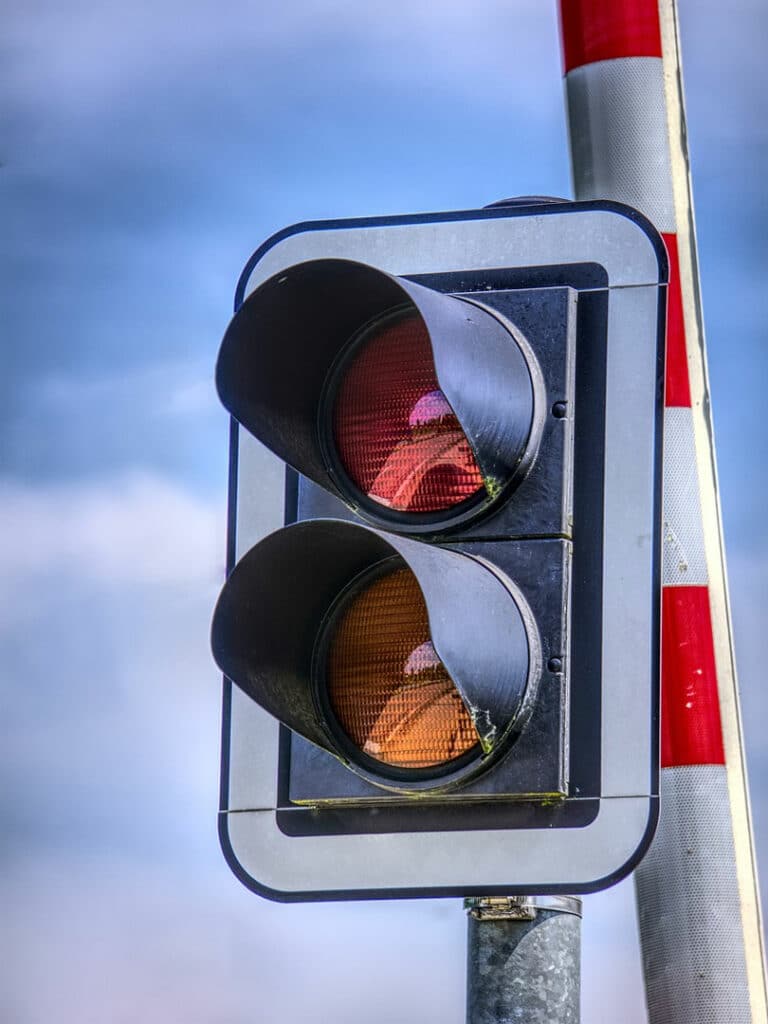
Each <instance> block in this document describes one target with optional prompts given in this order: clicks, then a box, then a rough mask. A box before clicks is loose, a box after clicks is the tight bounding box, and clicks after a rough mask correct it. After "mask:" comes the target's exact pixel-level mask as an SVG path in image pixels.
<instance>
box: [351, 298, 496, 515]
mask: <svg viewBox="0 0 768 1024" xmlns="http://www.w3.org/2000/svg"><path fill="white" fill-rule="evenodd" d="M333 434H334V441H335V444H336V450H337V452H338V454H339V457H340V459H341V461H342V464H343V465H344V468H345V469H346V471H347V473H348V474H349V477H350V479H351V480H352V481H353V482H354V483H355V484H356V486H357V487H359V489H360V490H361V491H362V492H363V493H364V494H366V495H367V496H368V497H369V498H370V499H371V500H372V501H375V502H376V503H377V504H379V505H384V506H385V507H387V508H391V509H395V510H396V511H398V512H439V511H442V510H445V509H451V508H453V507H454V506H456V505H459V504H461V503H462V502H464V501H467V500H468V499H470V498H473V497H475V496H478V495H480V494H484V493H485V490H484V486H483V478H482V474H481V473H480V469H479V468H478V465H477V462H476V460H475V456H474V454H473V452H472V448H471V447H470V444H469V441H468V440H467V438H466V436H465V434H464V431H463V430H462V429H461V425H460V424H459V421H458V419H457V418H456V414H455V413H454V411H453V409H452V408H451V406H450V405H449V404H448V401H447V399H446V397H445V395H444V394H443V393H442V391H441V390H440V388H439V385H438V382H437V376H436V374H435V366H434V362H433V359H432V347H431V345H430V342H429V335H428V334H427V329H426V327H425V325H424V322H423V320H422V319H421V317H420V316H418V315H416V314H415V313H414V314H406V315H404V316H400V317H399V318H395V319H393V318H392V317H388V318H385V319H384V320H382V321H380V322H379V323H377V324H375V325H374V326H373V327H372V328H371V329H370V331H369V333H368V335H367V337H366V338H365V339H364V341H363V342H362V343H361V344H360V345H359V347H358V348H357V349H356V350H355V352H354V354H353V356H352V358H351V359H350V361H349V364H348V366H347V368H346V372H345V373H344V376H343V378H342V380H341V383H340V385H339V389H338V392H337V394H336V400H335V406H334V412H333Z"/></svg>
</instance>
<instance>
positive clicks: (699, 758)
mask: <svg viewBox="0 0 768 1024" xmlns="http://www.w3.org/2000/svg"><path fill="white" fill-rule="evenodd" d="M691 764H725V753H724V750H723V731H722V727H721V725H720V700H719V697H718V693H717V673H716V670H715V649H714V644H713V642H712V619H711V615H710V609H709V591H708V589H707V587H663V588H662V626H661V766H662V768H671V767H678V766H680V765H691Z"/></svg>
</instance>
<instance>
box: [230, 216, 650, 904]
mask: <svg viewBox="0 0 768 1024" xmlns="http://www.w3.org/2000/svg"><path fill="white" fill-rule="evenodd" d="M666 273H667V266H666V256H665V252H664V248H663V243H662V242H661V240H660V238H659V236H658V235H657V234H656V232H655V231H654V229H653V228H652V227H651V226H650V224H649V223H648V222H647V221H645V220H644V218H643V217H642V216H641V215H640V214H637V213H636V212H635V211H633V210H630V209H629V208H628V207H623V206H619V205H617V204H613V203H608V202H593V203H564V202H563V203H560V202H558V203H549V204H533V205H525V204H523V205H517V206H510V207H497V208H490V209H486V210H480V211H468V212H463V213H451V214H435V215H428V216H422V217H389V218H379V219H375V220H355V221H346V222H328V223H319V224H305V225H299V226H298V227H296V228H292V229H288V230H287V231H285V232H282V233H281V234H279V235H277V236H275V237H274V238H273V239H271V240H270V241H269V242H267V243H266V244H265V245H264V246H262V247H261V249H260V250H258V252H257V253H256V254H255V256H254V257H253V258H252V260H251V261H250V262H249V264H248V265H247V267H246V269H245V271H244V273H243V276H242V278H241V281H240V285H239V287H238V293H237V299H236V312H235V316H234V318H233V320H232V321H231V323H230V325H229V327H228V329H227V331H226V334H225V336H224V340H223V342H222V345H221V350H220V352H219V358H218V365H217V372H216V380H217V387H218V390H219V394H220V396H221V399H222V402H223V403H224V405H225V407H226V408H227V409H228V410H229V411H230V413H231V414H232V416H233V418H234V419H233V434H232V438H233V442H232V463H231V465H232V473H231V499H230V500H231V505H230V559H229V561H230V566H229V568H230V574H229V577H228V580H227V582H226V584H225V586H224V589H223V591H222V594H221V596H220V599H219V602H218V605H217V608H216V611H215V614H214V621H213V630H212V645H213V652H214V657H215V659H216V661H217V663H218V665H219V666H220V667H221V669H222V671H223V672H224V674H225V677H226V679H225V705H224V738H223V765H222V808H221V815H220V835H221V838H222V844H223V847H224V850H225V853H226V855H227V857H228V859H229V862H230V864H231V866H232V867H233V869H234V870H235V872H236V873H237V874H238V875H239V877H240V878H242V880H243V881H244V882H245V883H246V884H248V885H249V886H251V887H252V888H254V889H256V890H257V891H259V892H261V893H262V894H264V895H267V896H271V897H273V898H280V899H316V898H341V897H349V898H362V897H373V896H393V895H396V896H409V895H410V896H418V895H440V894H445V895H459V894H461V895H472V894H482V895H493V894H495V893H497V892H498V893H503V894H505V895H508V894H510V893H515V892H534V891H535V892H537V893H546V892H560V891H568V892H574V891H589V890H590V889H595V888H600V887H602V886H604V885H606V884H610V883H611V882H612V881H615V880H617V879H618V878H619V877H621V876H622V875H623V874H625V873H626V872H627V871H628V870H630V869H631V867H632V866H633V865H634V863H635V862H636V861H637V859H638V858H639V857H640V856H641V854H642V852H643V850H644V848H645V846H646V845H647V843H648V842H649V841H650V838H651V835H652V833H653V828H654V826H655V820H656V814H657V792H658V789H657V781H658V743H657V735H656V733H657V708H658V661H659V651H658V644H659V637H658V633H659V626H658V622H659V602H658V595H659V557H660V555H659V544H660V540H659V527H660V521H659V520H660V493H661V491H660V483H661V481H660V442H661V426H660V424H661V419H660V415H661V396H662V390H663V389H662V385H663V354H664V353H663V348H664V346H663V340H664V330H663V326H664V309H665V287H664V285H665V283H666ZM265 449H268V450H269V451H270V452H271V453H273V455H274V456H277V458H278V459H280V460H281V461H282V462H284V463H285V464H286V467H287V468H286V486H285V489H284V521H285V523H286V524H288V525H286V526H285V527H284V528H282V529H278V530H277V531H276V532H272V533H267V529H266V523H267V520H268V518H269V515H270V514H271V513H270V510H269V509H268V505H269V503H270V500H271V491H270V489H269V488H267V487H264V486H263V481H264V479H265V474H268V473H269V466H270V463H269V457H268V456H267V455H266V452H265ZM265 533H267V535H266V536H265ZM230 681H231V682H230ZM233 683H234V684H235V685H234V686H232V684H233Z"/></svg>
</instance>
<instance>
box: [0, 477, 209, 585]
mask: <svg viewBox="0 0 768 1024" xmlns="http://www.w3.org/2000/svg"><path fill="white" fill-rule="evenodd" d="M0 518H1V520H2V528H1V529H0V575H2V577H3V579H4V580H5V581H6V583H7V584H10V586H11V588H13V587H15V586H16V585H17V584H18V583H19V582H20V581H21V580H22V579H23V578H27V580H28V582H30V583H33V582H34V580H30V579H29V577H39V576H42V575H46V574H50V573H53V572H60V571H65V572H67V573H73V574H75V576H76V577H77V578H79V579H81V580H91V581H97V582H99V583H101V584H108V585H110V586H119V585H122V584H126V583H134V584H211V583H212V582H213V581H217V580H221V578H222V576H223V570H224V526H225V521H226V520H225V511H224V507H223V503H222V502H220V501H212V500H206V499H203V498H200V497H198V496H196V495H194V494H192V493H191V492H189V491H187V490H185V489H184V488H182V487H180V486H178V485H177V484H175V483H173V482H171V481H170V480H169V479H166V478H163V477H161V476H159V475H156V474H151V473H147V472H142V471H136V472H131V473H127V474H124V475H121V476H118V477H114V478H112V479H107V480H103V479H100V480H98V481H97V482H87V483H65V484H54V483H49V484H41V485H38V486H32V485H26V484H20V483H15V482H12V481H9V480H7V479H6V480H0Z"/></svg>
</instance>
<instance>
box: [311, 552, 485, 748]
mask: <svg viewBox="0 0 768 1024" xmlns="http://www.w3.org/2000/svg"><path fill="white" fill-rule="evenodd" d="M326 686H327V693H328V698H329V701H330V704H331V707H332V709H333V712H334V714H335V716H336V719H337V721H338V723H339V724H340V725H341V727H342V729H343V730H344V732H345V733H346V734H347V736H348V737H349V739H350V740H351V741H352V743H354V744H355V746H356V747H358V748H359V749H360V750H361V751H363V753H365V754H367V755H368V756H369V757H372V758H374V759H375V760H377V761H382V762H384V763H385V764H389V765H395V766H397V767H400V768H429V767H434V766H437V765H442V764H446V763H448V762H450V761H453V760H454V759H456V758H457V757H460V756H461V755H462V754H464V753H466V752H467V751H468V750H471V749H472V747H474V746H475V744H476V743H477V742H478V736H477V732H476V731H475V727H474V726H473V724H472V720H471V718H470V717H469V714H468V712H467V709H466V707H465V706H464V702H463V701H462V699H461V696H460V695H459V692H458V690H457V689H456V687H455V685H454V683H453V681H452V679H451V677H450V676H449V675H448V673H447V671H446V670H445V667H444V666H443V663H442V662H441V661H440V659H439V658H438V656H437V653H436V652H435V649H434V647H433V646H432V643H431V641H430V634H429V622H428V619H427V609H426V606H425V604H424V598H423V596H422V593H421V590H420V589H419V585H418V583H417V582H416V578H415V576H414V575H413V573H412V572H410V571H409V570H408V569H402V568H400V569H396V570H394V571H393V572H390V573H388V574H387V575H386V576H380V577H378V578H377V579H376V580H375V581H374V582H373V583H371V584H370V585H369V586H368V587H366V588H365V589H363V590H361V591H359V592H358V593H357V594H355V596H354V597H353V598H352V600H350V601H349V603H348V604H347V605H346V607H345V608H344V609H343V611H342V613H341V615H340V616H339V618H338V619H337V622H336V624H335V628H334V631H333V636H332V639H331V642H330V648H329V653H328V662H327V676H326Z"/></svg>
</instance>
